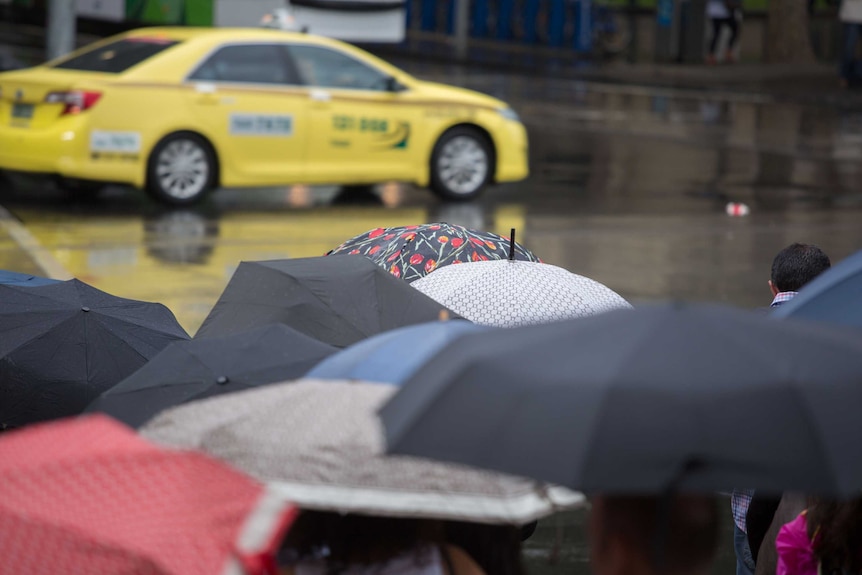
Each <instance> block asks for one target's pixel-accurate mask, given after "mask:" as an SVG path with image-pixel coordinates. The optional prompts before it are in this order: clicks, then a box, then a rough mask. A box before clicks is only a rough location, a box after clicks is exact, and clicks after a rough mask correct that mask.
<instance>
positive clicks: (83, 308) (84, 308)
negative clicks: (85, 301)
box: [81, 306, 90, 311]
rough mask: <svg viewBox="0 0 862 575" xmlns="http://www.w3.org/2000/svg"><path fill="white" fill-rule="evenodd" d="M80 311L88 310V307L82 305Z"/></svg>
mask: <svg viewBox="0 0 862 575" xmlns="http://www.w3.org/2000/svg"><path fill="white" fill-rule="evenodd" d="M81 311H90V308H88V307H87V306H84V307H82V308H81Z"/></svg>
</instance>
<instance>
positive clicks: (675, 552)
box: [590, 495, 719, 575]
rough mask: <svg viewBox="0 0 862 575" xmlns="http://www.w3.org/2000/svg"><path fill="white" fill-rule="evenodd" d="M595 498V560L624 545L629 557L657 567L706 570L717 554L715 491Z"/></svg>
mask: <svg viewBox="0 0 862 575" xmlns="http://www.w3.org/2000/svg"><path fill="white" fill-rule="evenodd" d="M592 500H593V510H592V512H591V516H590V541H591V547H592V550H593V552H592V555H593V557H592V559H593V561H594V562H595V563H601V562H603V561H605V560H606V558H607V555H608V554H614V553H618V552H619V551H620V549H622V548H624V549H625V552H626V554H627V555H628V557H627V559H628V560H629V561H634V562H637V563H639V564H645V565H648V566H649V567H650V570H651V572H653V573H662V574H666V575H676V574H679V575H683V574H685V575H688V574H692V573H699V572H702V571H705V570H707V569H708V568H709V566H710V564H711V563H712V561H713V559H714V558H715V553H716V550H717V546H718V540H719V520H718V518H719V510H718V501H717V499H716V498H715V497H712V496H705V495H674V496H672V497H670V498H661V497H655V496H639V495H611V496H601V495H599V496H596V497H594V498H592ZM614 560H616V561H619V558H618V557H617V558H614ZM597 566H598V565H597ZM597 572H599V573H601V572H602V570H601V569H599V570H598V571H597Z"/></svg>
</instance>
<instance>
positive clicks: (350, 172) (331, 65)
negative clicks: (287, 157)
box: [289, 44, 420, 183]
mask: <svg viewBox="0 0 862 575" xmlns="http://www.w3.org/2000/svg"><path fill="white" fill-rule="evenodd" d="M289 52H290V55H291V59H292V61H293V63H294V66H295V67H296V70H297V72H298V73H299V76H300V78H301V79H302V80H303V81H304V83H305V85H306V87H307V88H308V90H309V92H308V94H309V123H310V125H311V131H310V135H309V141H308V156H307V161H306V170H307V172H306V176H307V178H306V180H307V181H309V182H310V183H329V182H351V183H374V182H381V181H385V180H410V179H412V178H414V177H415V175H416V166H415V165H414V163H415V161H416V160H415V158H416V157H417V156H416V154H414V153H412V152H413V149H412V148H411V143H412V141H413V140H414V139H415V138H414V137H413V135H414V133H415V131H416V129H417V127H418V120H419V119H420V111H419V109H418V108H417V107H416V106H414V105H412V104H410V103H409V101H408V99H407V98H405V97H404V93H403V92H398V91H393V90H391V89H390V88H391V84H390V81H389V76H388V74H386V73H384V72H383V71H381V70H378V69H376V68H374V67H372V66H370V65H369V64H367V63H365V62H362V61H360V60H358V59H356V58H354V57H353V56H351V55H349V54H346V53H344V52H341V51H339V50H337V49H333V48H329V47H326V46H315V45H308V44H291V45H290V46H289Z"/></svg>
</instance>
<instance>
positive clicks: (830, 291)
mask: <svg viewBox="0 0 862 575" xmlns="http://www.w3.org/2000/svg"><path fill="white" fill-rule="evenodd" d="M772 315H773V316H775V317H794V318H797V319H810V320H816V321H823V322H829V323H835V324H841V325H847V326H851V327H856V328H862V251H858V252H856V253H855V254H853V255H852V256H850V257H849V258H847V259H845V260H842V261H841V262H840V263H838V264H837V265H835V266H833V267H832V268H830V269H828V270H826V271H825V272H823V273H822V274H820V275H819V276H817V278H815V279H814V280H813V281H812V282H811V283H809V284H808V285H806V286H805V287H803V288H802V290H800V292H799V295H798V296H796V297H794V298H793V299H792V300H790V301H788V302H787V303H785V304H783V305H782V306H781V307H778V308H776V309H775V311H774V312H772Z"/></svg>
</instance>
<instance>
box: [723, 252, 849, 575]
mask: <svg viewBox="0 0 862 575" xmlns="http://www.w3.org/2000/svg"><path fill="white" fill-rule="evenodd" d="M831 265H832V264H831V262H830V261H829V256H827V255H826V254H825V253H823V250H821V249H820V248H819V247H817V246H815V245H811V244H801V243H793V244H790V245H789V246H787V247H786V248H784V249H782V250H781V251H780V252H778V254H776V256H775V258H774V259H773V260H772V269H771V270H770V277H769V282H768V283H769V289H770V291H771V292H772V303H771V304H769V307H770V308H775V307H779V306H781V305H782V304H784V303H785V302H788V301H790V300H791V299H793V297H794V296H796V294H797V293H798V292H799V290H800V289H801V288H802V286H804V285H805V284H807V283H808V282H810V281H811V280H813V279H814V278H816V277H817V276H819V275H820V274H821V273H823V272H825V271H826V270H828V269H829V268H830V267H831ZM780 501H781V498H780V497H776V496H775V495H772V494H762V493H758V494H755V492H754V490H751V489H736V490H734V491H733V494H732V495H731V498H730V510H731V513H732V514H733V549H734V552H735V554H736V575H753V574H754V572H755V569H756V566H757V558H758V554H759V549H760V546H761V545H762V542H763V541H764V538H765V536H766V532H767V530H768V529H769V526H770V524H771V522H772V518H773V516H774V515H775V511H776V509H777V508H778V505H779V503H780ZM751 508H753V509H755V512H754V513H753V515H754V517H752V518H751V520H749V517H748V514H749V510H750V509H751ZM771 543H772V541H770V542H769V544H771Z"/></svg>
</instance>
